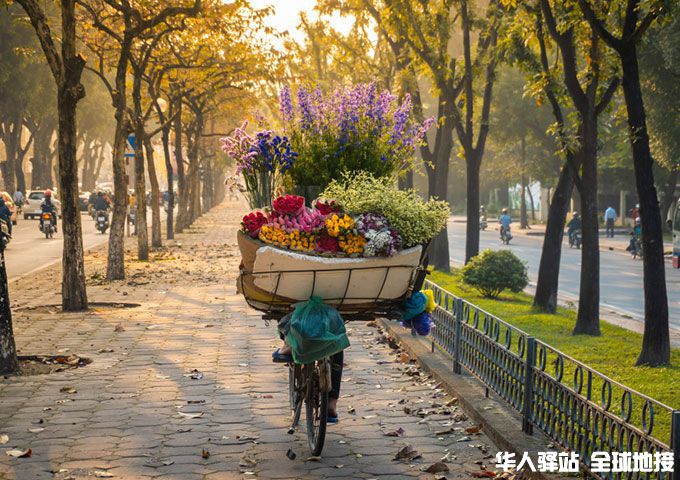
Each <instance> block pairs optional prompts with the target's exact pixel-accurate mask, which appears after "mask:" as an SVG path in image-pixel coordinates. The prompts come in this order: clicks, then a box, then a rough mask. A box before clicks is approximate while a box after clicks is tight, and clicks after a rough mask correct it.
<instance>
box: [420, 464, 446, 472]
mask: <svg viewBox="0 0 680 480" xmlns="http://www.w3.org/2000/svg"><path fill="white" fill-rule="evenodd" d="M449 471H450V469H449V466H448V465H447V464H445V463H444V462H436V463H433V464H432V465H430V466H429V467H427V468H426V469H425V473H443V472H449Z"/></svg>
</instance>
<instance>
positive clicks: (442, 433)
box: [435, 428, 455, 437]
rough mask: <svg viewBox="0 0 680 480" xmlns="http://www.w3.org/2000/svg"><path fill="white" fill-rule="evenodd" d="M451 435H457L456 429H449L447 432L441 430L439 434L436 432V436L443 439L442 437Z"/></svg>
mask: <svg viewBox="0 0 680 480" xmlns="http://www.w3.org/2000/svg"><path fill="white" fill-rule="evenodd" d="M451 433H455V429H453V428H447V429H446V430H440V431H438V432H435V435H436V436H438V437H441V436H442V435H449V434H451Z"/></svg>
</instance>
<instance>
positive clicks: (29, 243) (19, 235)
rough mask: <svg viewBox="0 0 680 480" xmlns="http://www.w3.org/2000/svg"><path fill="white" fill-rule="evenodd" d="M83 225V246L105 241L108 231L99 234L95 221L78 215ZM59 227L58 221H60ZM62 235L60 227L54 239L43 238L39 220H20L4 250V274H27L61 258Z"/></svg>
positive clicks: (19, 275)
mask: <svg viewBox="0 0 680 480" xmlns="http://www.w3.org/2000/svg"><path fill="white" fill-rule="evenodd" d="M81 219H82V224H83V246H84V247H85V249H88V248H92V247H94V246H96V245H99V244H101V243H104V242H106V241H108V239H109V235H108V231H107V234H106V235H102V234H101V233H99V232H98V231H97V230H95V228H94V221H93V220H92V218H91V217H90V216H88V215H87V214H84V215H82V216H81ZM59 227H61V221H59ZM62 247H63V237H62V236H61V228H59V232H58V233H57V234H56V235H55V236H54V238H53V239H50V240H48V239H46V238H45V235H43V234H42V232H40V230H39V228H38V220H24V219H23V218H20V219H19V223H18V225H15V226H14V230H13V232H12V242H11V243H10V244H9V246H8V247H7V250H6V251H5V261H6V262H7V276H8V277H9V279H10V280H13V279H16V278H19V277H21V276H24V275H26V274H30V273H31V272H34V271H36V270H38V269H40V268H43V267H45V266H47V265H50V264H52V263H55V262H59V261H61V254H62Z"/></svg>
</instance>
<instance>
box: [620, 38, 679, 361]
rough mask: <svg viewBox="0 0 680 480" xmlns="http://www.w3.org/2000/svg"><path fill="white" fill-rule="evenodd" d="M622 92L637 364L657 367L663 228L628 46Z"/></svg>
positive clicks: (662, 354) (662, 356)
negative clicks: (635, 267) (635, 272)
mask: <svg viewBox="0 0 680 480" xmlns="http://www.w3.org/2000/svg"><path fill="white" fill-rule="evenodd" d="M621 63H622V67H623V82H622V83H623V92H624V97H625V101H626V109H627V112H628V128H629V130H630V133H629V134H630V136H631V144H632V147H633V163H634V167H635V185H636V187H637V194H638V199H639V201H640V222H641V225H642V250H643V252H644V256H643V271H644V294H645V330H644V335H643V337H642V351H641V352H640V356H639V357H638V359H637V363H636V364H637V365H650V366H659V365H667V364H669V363H670V351H671V350H670V337H669V331H668V297H667V293H666V269H665V264H664V255H663V229H662V223H661V214H660V212H659V202H658V199H657V195H656V188H655V187H654V172H653V165H654V161H653V159H652V155H651V152H650V150H649V135H648V133H647V120H646V115H645V106H644V103H643V100H642V90H641V88H640V73H639V69H638V58H637V49H636V47H635V45H634V44H633V45H630V46H629V47H628V49H626V50H625V51H623V52H622V53H621Z"/></svg>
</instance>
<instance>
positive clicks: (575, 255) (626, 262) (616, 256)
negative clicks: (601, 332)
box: [449, 221, 680, 329]
mask: <svg viewBox="0 0 680 480" xmlns="http://www.w3.org/2000/svg"><path fill="white" fill-rule="evenodd" d="M490 227H491V226H490ZM498 235H499V234H498V231H496V230H494V229H491V228H490V229H489V230H486V231H484V232H481V238H480V248H481V249H486V248H491V249H493V250H497V249H500V248H503V246H502V245H501V243H500V240H499V238H498ZM623 241H624V240H623V239H622V242H623ZM449 245H450V248H451V259H452V261H453V262H455V263H458V264H460V263H462V262H463V261H464V258H465V223H462V222H453V221H450V222H449ZM542 246H543V237H542V236H526V235H516V236H515V237H514V238H513V239H512V242H511V243H510V249H511V250H512V251H513V252H515V254H517V256H519V257H520V258H521V259H522V260H524V261H526V262H527V265H528V268H529V280H530V281H531V282H532V283H535V282H536V278H537V276H538V266H539V262H540V260H541V248H542ZM580 270H581V254H580V250H576V249H570V248H569V245H568V244H567V241H566V238H565V242H564V246H563V248H562V266H561V268H560V295H561V298H560V300H561V301H571V302H574V303H577V300H578V292H579V285H580ZM600 276H601V277H600V298H601V309H602V311H603V312H604V311H606V310H609V311H612V312H615V313H619V314H622V315H625V316H629V317H631V318H632V319H634V320H636V321H639V322H643V320H644V300H643V293H642V261H640V260H633V259H631V258H630V256H629V255H627V254H625V252H621V251H618V252H617V251H607V250H605V251H601V252H600ZM666 284H667V286H668V307H669V310H670V324H671V326H672V327H675V328H678V329H680V271H678V270H675V269H673V268H672V265H671V264H670V262H666Z"/></svg>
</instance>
